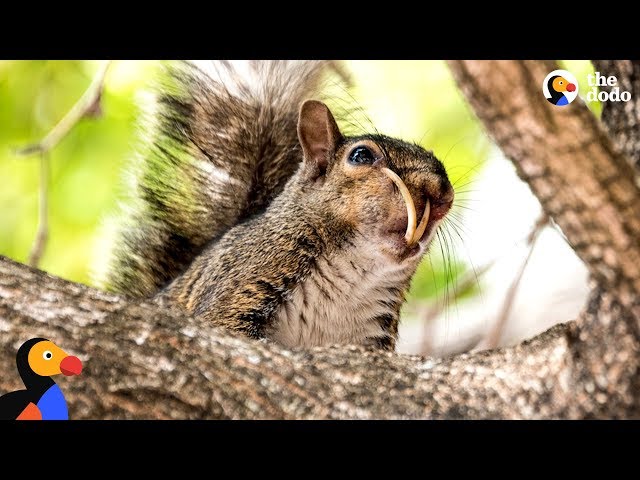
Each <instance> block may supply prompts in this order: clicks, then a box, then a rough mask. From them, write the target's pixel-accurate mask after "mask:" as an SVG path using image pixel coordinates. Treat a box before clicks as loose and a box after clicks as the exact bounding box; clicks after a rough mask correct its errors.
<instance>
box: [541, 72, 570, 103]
mask: <svg viewBox="0 0 640 480" xmlns="http://www.w3.org/2000/svg"><path fill="white" fill-rule="evenodd" d="M542 92H543V93H544V96H545V98H546V99H547V100H548V101H549V102H550V103H552V104H554V105H555V106H557V107H564V106H566V105H569V104H570V103H571V102H573V101H574V100H575V99H576V97H577V96H578V81H577V80H576V77H574V76H573V74H571V72H568V71H566V70H554V71H553V72H551V73H549V75H547V76H546V77H545V79H544V81H543V82H542Z"/></svg>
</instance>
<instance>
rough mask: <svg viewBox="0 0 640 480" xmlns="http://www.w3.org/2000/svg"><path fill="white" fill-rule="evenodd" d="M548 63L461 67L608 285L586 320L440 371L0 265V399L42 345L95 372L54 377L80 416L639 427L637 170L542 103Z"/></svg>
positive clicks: (489, 120) (521, 167)
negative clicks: (579, 421) (29, 342)
mask: <svg viewBox="0 0 640 480" xmlns="http://www.w3.org/2000/svg"><path fill="white" fill-rule="evenodd" d="M551 67H553V65H552V64H550V63H543V62H510V61H509V62H452V69H453V71H454V73H455V74H456V77H457V79H458V81H459V83H460V84H461V86H462V88H463V91H464V92H465V94H466V95H467V97H468V98H469V100H470V103H471V104H472V106H473V107H474V108H475V109H476V112H477V113H478V116H479V117H480V118H481V120H483V122H484V123H485V125H486V126H487V129H488V130H489V131H490V132H491V133H492V134H493V135H494V138H495V139H496V141H497V143H498V144H499V145H500V147H501V148H503V150H504V151H505V153H506V154H507V155H508V156H509V157H510V158H511V159H512V160H513V161H514V163H515V165H516V167H517V168H518V172H519V174H520V175H521V177H522V178H524V179H525V181H527V182H528V183H529V184H530V185H531V187H532V190H533V191H534V193H535V194H536V195H538V198H540V200H541V202H542V204H543V206H544V208H545V210H546V211H547V213H549V214H550V215H551V216H553V217H554V219H555V220H556V222H557V223H558V225H559V226H560V227H561V228H562V229H563V231H564V233H565V235H566V236H567V239H568V241H569V242H570V243H571V244H572V245H573V246H574V248H575V249H576V251H577V252H578V254H579V255H580V256H581V257H582V258H583V259H584V260H585V262H586V263H587V264H588V265H589V268H590V271H591V272H592V274H593V276H594V278H596V279H597V280H598V282H599V284H600V286H599V287H597V288H594V291H593V293H592V296H591V299H590V301H589V305H588V308H587V309H586V310H585V313H584V314H583V315H582V316H581V318H580V319H578V320H577V321H576V322H573V323H570V324H568V325H561V326H557V327H554V328H552V329H551V330H549V331H547V332H545V333H543V334H542V335H540V336H538V337H536V338H535V339H533V340H531V341H528V342H524V343H523V344H521V345H518V346H516V347H513V348H507V349H501V350H496V351H490V352H488V351H485V352H479V353H475V354H464V355H460V356H457V357H453V358H449V359H441V360H434V359H424V358H421V357H415V356H405V355H397V354H393V353H388V352H379V351H372V350H365V349H363V348H361V347H340V348H338V347H329V348H316V349H313V350H310V351H287V350H285V349H283V348H281V347H280V346H278V345H276V344H273V343H266V342H258V341H254V340H250V339H247V338H244V337H237V336H234V335H233V334H231V333H229V332H227V331H224V330H221V329H217V328H214V327H212V326H211V325H208V324H206V323H204V322H203V321H201V320H198V319H194V318H190V317H188V316H186V315H184V313H181V312H178V311H169V310H166V309H162V308H159V307H158V306H156V305H153V304H150V303H145V302H139V301H132V300H127V299H124V298H122V297H118V296H116V295H112V294H107V293H104V292H100V291H97V290H95V289H92V288H88V287H85V286H82V285H78V284H73V283H70V282H67V281H65V280H62V279H59V278H55V277H52V276H50V275H48V274H45V273H43V272H39V271H35V270H32V269H30V268H28V267H26V266H24V265H20V264H17V263H15V262H12V261H10V260H8V259H5V258H3V257H0V332H1V333H0V345H1V347H2V348H1V349H0V351H2V352H3V354H2V355H1V356H0V369H1V371H2V372H4V373H3V375H2V377H1V378H0V391H2V392H6V391H8V390H11V389H17V388H21V384H20V381H19V378H18V375H17V372H16V370H15V365H14V358H15V351H16V349H17V348H18V347H19V345H20V344H21V343H22V342H24V341H25V340H26V339H28V338H31V337H34V336H44V337H47V338H50V339H52V340H53V341H55V342H56V343H58V344H59V345H61V346H62V347H63V348H65V349H67V350H68V351H69V352H73V353H74V354H77V355H78V356H80V358H81V359H82V360H83V362H84V363H85V370H84V371H83V373H82V375H81V376H80V377H73V378H71V379H67V378H63V379H60V381H59V383H60V384H61V387H62V389H63V391H64V392H65V395H66V397H67V399H68V401H69V411H70V416H71V418H74V419H75V418H459V417H465V418H559V417H560V418H603V417H635V416H638V413H639V410H640V406H639V405H640V401H639V396H638V387H639V386H640V385H639V376H638V361H639V359H640V356H639V348H640V342H639V339H640V337H639V336H638V333H639V332H638V316H637V312H638V300H637V299H638V291H639V290H640V276H639V273H638V272H639V269H638V268H637V265H638V264H640V262H638V261H637V255H638V250H639V249H640V245H638V238H640V237H639V236H638V233H639V232H640V223H639V222H640V210H639V209H640V203H639V202H638V200H640V195H639V193H638V188H637V186H636V185H635V184H634V183H633V181H632V178H633V175H631V173H632V172H633V170H632V167H631V162H630V161H629V160H628V159H627V158H626V157H625V156H624V155H622V154H620V153H618V151H617V150H615V149H614V147H613V146H612V143H611V140H610V139H609V138H608V136H607V134H606V133H605V131H604V130H603V129H602V128H601V126H600V124H599V123H598V122H597V120H596V119H595V118H594V117H593V116H592V115H591V114H590V113H589V112H588V111H587V110H586V107H584V106H583V105H579V104H572V105H571V106H570V107H565V108H564V109H562V108H557V107H554V106H552V105H551V104H549V103H548V102H546V100H545V99H544V97H543V96H542V93H541V89H540V85H541V82H542V79H543V78H544V76H545V75H546V73H548V71H550V70H552V69H553V68H551ZM514 85H517V86H518V88H514V87H513V86H514ZM574 107H575V108H574ZM561 139H563V140H562V141H561ZM634 259H636V261H635V269H634V268H630V266H634ZM550 274H552V273H550Z"/></svg>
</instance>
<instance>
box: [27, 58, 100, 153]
mask: <svg viewBox="0 0 640 480" xmlns="http://www.w3.org/2000/svg"><path fill="white" fill-rule="evenodd" d="M110 65H111V60H107V61H105V62H104V63H103V64H102V65H101V66H100V69H99V70H98V72H97V73H96V75H95V77H93V80H92V82H91V84H90V85H89V87H88V88H87V90H86V91H85V92H84V94H83V95H82V96H81V97H80V99H79V100H78V101H77V102H76V103H75V105H74V106H73V107H71V110H69V111H68V112H67V114H66V115H65V116H64V117H62V120H60V121H59V122H58V123H57V124H56V126H55V127H53V128H52V129H51V131H50V132H49V133H48V134H47V135H46V136H45V137H44V138H43V139H42V140H40V141H39V142H38V143H34V144H31V145H27V146H26V147H23V148H21V149H18V150H17V151H16V153H17V154H18V155H31V154H34V153H44V152H48V151H50V150H51V149H52V148H53V147H55V146H56V145H57V144H58V143H59V142H60V140H62V139H63V138H64V137H65V136H66V135H67V134H68V133H69V132H70V131H71V129H72V128H73V127H74V126H75V125H76V124H77V123H78V122H79V121H80V120H81V119H82V118H84V117H86V116H96V115H99V114H100V99H101V98H102V90H103V87H104V79H105V76H106V75H107V71H108V70H109V66H110Z"/></svg>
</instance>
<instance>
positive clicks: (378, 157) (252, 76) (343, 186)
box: [98, 61, 454, 350]
mask: <svg viewBox="0 0 640 480" xmlns="http://www.w3.org/2000/svg"><path fill="white" fill-rule="evenodd" d="M336 72H337V73H338V74H344V70H343V67H342V66H341V65H340V64H338V63H336V62H329V61H245V62H230V61H211V62H176V63H170V64H169V65H168V66H167V76H166V77H167V78H166V81H165V82H164V84H163V85H161V86H159V87H157V88H156V92H155V93H156V104H155V109H154V111H153V112H152V113H151V114H150V117H149V127H148V130H147V131H145V132H144V136H145V137H146V138H148V140H145V143H144V145H143V151H142V152H141V154H140V155H139V157H138V162H137V164H135V168H134V175H135V178H136V184H135V188H134V190H133V192H132V197H131V198H130V199H129V200H127V201H125V203H124V208H123V209H122V212H121V214H120V220H119V228H118V230H117V232H116V235H115V237H114V242H113V244H112V250H111V251H110V252H109V261H108V267H107V269H106V271H105V272H103V274H102V276H101V277H100V278H99V279H98V280H99V281H98V283H99V286H101V287H102V288H104V289H106V290H109V291H112V292H118V293H121V294H124V295H127V296H130V297H136V298H153V299H154V301H156V302H159V303H160V304H163V305H169V306H178V307H181V308H183V309H184V310H186V311H187V312H188V313H190V314H192V315H195V316H198V317H202V318H205V319H207V320H209V321H211V322H212V323H213V324H216V325H221V326H224V327H227V328H229V329H232V330H234V331H238V332H242V333H243V334H246V335H248V336H250V337H252V338H266V339H269V340H274V341H277V342H280V343H281V344H283V345H284V346H286V347H289V348H309V347H313V346H318V345H329V344H364V345H370V346H374V347H379V348H383V349H389V350H392V349H394V348H395V343H396V339H397V335H398V322H399V317H400V308H401V306H402V303H403V301H404V295H405V293H406V291H407V289H408V287H409V284H410V281H411V278H412V276H413V274H414V273H415V270H416V268H417V266H418V264H419V261H420V259H421V258H422V256H423V255H424V253H425V252H426V251H427V249H428V246H429V244H430V242H431V240H432V238H433V236H434V233H435V231H436V229H437V228H438V226H439V224H440V222H441V220H442V219H443V218H444V216H445V215H446V214H447V212H448V211H449V209H450V208H451V205H452V203H453V197H454V192H453V188H452V186H451V183H450V182H449V179H448V177H447V173H446V171H445V168H444V166H443V165H442V163H441V162H440V161H439V160H438V159H436V158H435V156H434V155H433V153H431V152H428V151H426V150H424V149H423V148H422V147H420V146H419V145H416V144H412V143H407V142H403V141H401V140H398V139H395V138H390V137H387V136H384V135H380V134H372V135H361V136H354V137H349V136H345V135H343V134H342V133H341V132H340V129H339V128H338V125H337V123H336V121H335V119H334V116H333V115H332V113H331V111H330V110H329V108H328V107H327V106H326V105H325V104H324V103H322V102H320V101H318V100H310V99H311V98H313V97H317V96H318V95H319V93H320V87H321V85H322V83H323V81H324V80H325V79H326V78H327V77H328V76H329V75H334V76H335V75H336Z"/></svg>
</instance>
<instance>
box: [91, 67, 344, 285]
mask: <svg viewBox="0 0 640 480" xmlns="http://www.w3.org/2000/svg"><path fill="white" fill-rule="evenodd" d="M167 67H168V68H167V75H166V77H167V78H166V79H165V81H164V82H163V83H162V85H161V86H160V87H157V88H156V104H155V111H153V112H151V113H150V115H149V118H148V122H147V123H148V126H146V131H145V132H143V136H144V138H145V140H144V144H143V145H142V151H141V152H140V155H139V156H138V159H137V162H136V165H135V167H134V178H135V185H133V186H132V187H131V189H132V195H131V196H132V198H129V199H127V200H126V201H124V202H123V203H122V207H123V208H122V209H121V210H122V211H121V212H120V214H119V215H118V217H117V220H116V222H115V225H116V228H115V232H114V233H112V234H111V235H112V236H111V237H110V241H109V243H110V249H111V251H110V252H109V254H108V255H109V256H108V258H107V260H106V262H104V263H103V265H102V268H101V270H102V271H101V272H100V271H98V272H97V275H96V277H97V278H96V283H97V285H98V286H99V287H101V288H104V289H106V290H109V291H114V292H119V293H123V294H126V295H129V296H133V297H146V296H150V295H153V294H154V293H155V292H157V291H158V290H159V289H161V288H162V287H163V286H164V285H165V284H166V283H167V282H169V281H170V280H172V279H173V278H175V277H176V276H177V275H178V274H179V273H180V272H181V271H182V270H184V268H185V267H186V266H187V265H188V264H189V263H190V262H191V261H192V260H193V258H194V257H195V256H196V255H197V254H198V253H199V252H200V250H201V249H202V247H203V246H204V245H205V244H206V243H207V242H208V241H210V240H212V239H214V238H215V237H217V236H219V235H221V234H223V233H224V232H225V231H226V230H227V229H229V228H230V227H232V226H234V225H235V224H237V223H238V222H240V221H242V220H243V219H244V218H246V217H247V216H249V215H251V214H254V213H256V212H259V211H261V210H263V209H264V208H265V207H266V206H267V205H268V204H269V202H270V200H271V199H272V198H273V197H274V196H276V195H277V194H278V193H280V191H281V190H282V188H283V187H284V184H285V183H286V181H287V180H288V179H289V177H290V176H291V175H292V174H293V172H294V171H295V170H296V168H297V166H298V163H299V161H300V159H301V152H300V147H299V145H298V140H297V136H296V123H297V115H298V108H299V106H300V103H301V102H302V101H303V100H305V99H306V98H309V97H313V96H314V95H317V93H318V91H317V90H318V88H319V87H320V85H321V83H322V80H323V78H324V75H325V71H326V70H330V69H332V68H333V69H334V70H335V71H337V72H338V73H341V74H343V73H342V70H341V69H340V68H339V65H336V64H334V63H333V62H325V61H243V62H229V61H211V62H190V63H187V62H180V63H171V64H169V65H168V66H167Z"/></svg>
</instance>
